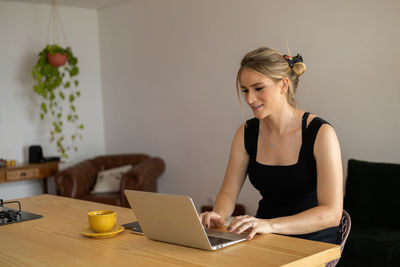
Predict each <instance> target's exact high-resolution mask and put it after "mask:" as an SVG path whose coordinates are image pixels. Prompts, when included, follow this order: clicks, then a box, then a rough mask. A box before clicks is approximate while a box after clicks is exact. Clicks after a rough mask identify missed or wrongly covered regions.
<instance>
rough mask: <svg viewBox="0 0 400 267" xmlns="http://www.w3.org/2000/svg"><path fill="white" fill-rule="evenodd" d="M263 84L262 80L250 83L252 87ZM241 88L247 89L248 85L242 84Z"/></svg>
mask: <svg viewBox="0 0 400 267" xmlns="http://www.w3.org/2000/svg"><path fill="white" fill-rule="evenodd" d="M262 84H263V83H262V82H258V83H253V84H252V85H250V87H256V86H257V85H262ZM240 88H242V89H247V88H246V86H244V85H241V86H240Z"/></svg>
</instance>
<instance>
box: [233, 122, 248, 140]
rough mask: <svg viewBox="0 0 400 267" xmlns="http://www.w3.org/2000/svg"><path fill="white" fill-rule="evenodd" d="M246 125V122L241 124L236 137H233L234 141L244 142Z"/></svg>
mask: <svg viewBox="0 0 400 267" xmlns="http://www.w3.org/2000/svg"><path fill="white" fill-rule="evenodd" d="M245 127H246V123H243V124H242V125H240V127H239V128H238V129H237V131H236V133H235V137H234V138H233V142H235V143H237V142H239V143H244V129H245Z"/></svg>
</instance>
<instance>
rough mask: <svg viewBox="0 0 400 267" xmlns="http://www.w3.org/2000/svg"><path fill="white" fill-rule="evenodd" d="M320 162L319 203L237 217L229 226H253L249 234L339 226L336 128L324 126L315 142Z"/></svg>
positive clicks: (340, 201)
mask: <svg viewBox="0 0 400 267" xmlns="http://www.w3.org/2000/svg"><path fill="white" fill-rule="evenodd" d="M314 156H315V160H316V164H317V197H318V206H316V207H314V208H311V209H308V210H305V211H303V212H300V213H298V214H295V215H292V216H286V217H278V218H274V219H267V220H265V219H257V218H254V217H250V216H243V217H237V218H235V219H234V220H233V221H232V223H231V225H230V227H229V229H228V230H230V231H232V232H235V233H241V232H243V231H245V230H249V229H252V230H251V232H250V234H249V236H248V238H249V239H251V238H253V236H254V235H255V234H256V233H261V234H264V233H278V234H289V235H290V234H305V233H311V232H315V231H319V230H322V229H325V228H328V227H333V226H337V225H338V224H339V222H340V218H341V216H342V209H343V172H342V160H341V153H340V147H339V142H338V139H337V136H336V133H335V131H334V129H333V128H332V127H331V126H330V125H328V124H324V125H322V126H321V128H320V130H319V132H318V134H317V137H316V140H315V144H314Z"/></svg>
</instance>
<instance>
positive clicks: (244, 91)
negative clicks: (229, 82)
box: [241, 89, 249, 94]
mask: <svg viewBox="0 0 400 267" xmlns="http://www.w3.org/2000/svg"><path fill="white" fill-rule="evenodd" d="M241 92H242V94H247V93H248V92H249V90H247V89H243V90H241Z"/></svg>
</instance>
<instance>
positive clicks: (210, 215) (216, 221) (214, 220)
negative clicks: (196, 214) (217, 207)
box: [200, 211, 225, 229]
mask: <svg viewBox="0 0 400 267" xmlns="http://www.w3.org/2000/svg"><path fill="white" fill-rule="evenodd" d="M200 220H201V223H202V224H203V226H204V227H205V228H206V229H209V228H210V227H220V226H222V225H224V224H225V221H224V219H223V218H222V216H221V215H219V214H218V213H216V212H215V211H206V212H203V213H201V214H200Z"/></svg>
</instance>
